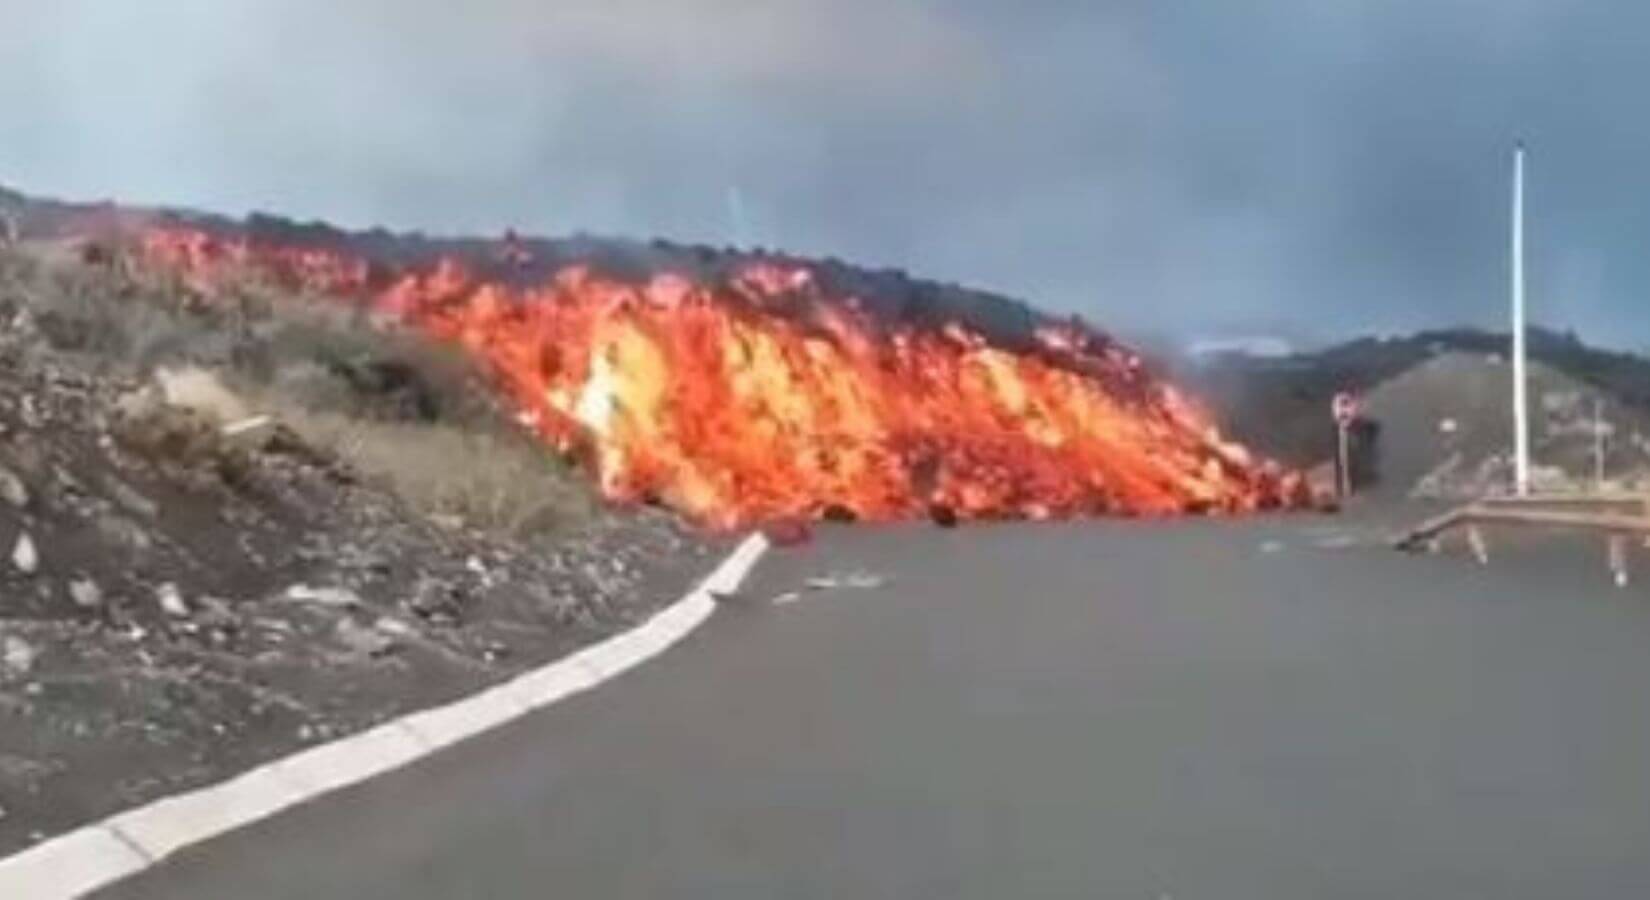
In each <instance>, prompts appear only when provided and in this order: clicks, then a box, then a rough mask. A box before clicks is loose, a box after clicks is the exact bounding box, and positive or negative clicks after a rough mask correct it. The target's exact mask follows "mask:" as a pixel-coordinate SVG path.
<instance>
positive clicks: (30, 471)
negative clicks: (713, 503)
mask: <svg viewBox="0 0 1650 900" xmlns="http://www.w3.org/2000/svg"><path fill="white" fill-rule="evenodd" d="M28 300H29V298H27V297H26V296H21V295H20V293H19V290H18V288H17V286H16V284H15V283H13V282H9V281H8V280H7V272H6V269H5V260H4V259H0V553H3V554H4V556H5V560H4V561H3V562H0V808H3V809H4V810H5V815H4V816H3V817H0V856H4V855H6V854H8V853H10V852H13V851H16V850H19V849H22V848H23V847H25V846H27V845H28V844H30V843H32V842H35V841H38V840H41V839H43V838H44V837H47V836H50V835H52V834H56V833H59V832H62V831H64V830H67V829H69V828H71V827H74V826H77V825H79V824H82V823H84V822H86V821H91V820H93V819H96V818H98V817H100V816H103V815H107V814H110V813H113V812H115V811H118V810H119V809H122V808H126V807H129V806H132V805H135V804H138V803H142V802H145V801H148V800H151V799H154V798H156V797H159V796H163V795H166V794H170V793H174V792H177V791H181V790H186V789H189V788H192V787H196V786H199V785H202V784H205V783H209V782H211V781H215V780H219V779H221V778H223V777H226V776H227V775H230V774H233V773H234V772H237V771H241V770H244V769H247V768H250V767H252V766H254V765H256V764H258V763H260V762H262V761H265V760H267V759H270V758H273V757H275V756H279V755H281V754H283V753H286V752H291V751H292V750H294V749H297V748H298V747H301V746H304V745H306V744H309V743H313V742H315V741H320V740H326V739H329V738H331V737H336V736H339V735H342V734H347V733H350V732H352V731H356V730H360V729H364V728H368V727H371V726H372V725H374V724H376V723H378V722H382V721H384V720H386V719H388V718H391V717H393V716H396V715H399V714H402V713H405V712H409V711H411V710H414V709H418V708H422V707H426V706H431V705H435V704H437V703H441V702H445V701H448V700H451V699H453V698H455V697H457V696H461V695H463V694H466V693H469V692H471V691H474V690H476V689H478V688H480V687H482V686H484V685H486V684H489V683H493V682H496V681H501V680H503V679H506V678H508V677H510V676H512V675H514V674H517V673H519V672H521V671H525V670H526V669H529V668H531V667H534V666H536V665H539V664H542V663H543V662H546V661H548V660H549V659H552V658H555V657H558V656H560V655H563V654H565V653H566V652H568V651H570V650H572V649H574V648H576V647H577V646H579V645H581V644H583V643H586V642H589V641H592V640H595V639H597V638H600V637H602V636H605V635H607V634H610V633H612V632H614V631H616V630H618V629H621V628H624V627H627V626H628V625H630V624H633V623H635V622H638V621H641V620H643V619H645V618H646V617H647V616H648V615H649V614H651V612H652V611H653V610H654V609H655V608H656V606H657V605H658V604H661V603H664V602H669V601H670V600H673V599H674V598H675V597H676V596H677V595H679V594H680V592H681V591H682V590H683V589H685V587H686V586H687V585H688V584H689V583H690V582H691V580H692V579H693V578H695V577H697V576H698V575H701V574H702V570H703V568H704V567H705V566H706V565H707V564H708V562H709V559H710V557H711V555H712V553H713V552H714V551H715V550H717V549H719V548H718V547H717V546H716V545H715V544H714V543H712V542H707V541H705V540H703V539H701V538H699V537H696V536H694V535H692V534H691V533H689V532H687V531H684V530H683V529H682V528H681V527H680V526H679V525H678V524H677V523H676V522H675V521H674V520H673V519H671V518H670V517H668V516H666V515H664V514H662V513H658V512H655V511H651V510H636V511H625V512H611V513H602V514H600V515H595V516H592V517H591V518H590V519H589V520H588V521H584V522H582V523H580V524H578V525H577V527H570V528H568V529H567V530H565V531H562V532H558V533H556V534H554V535H551V536H544V537H537V536H526V537H523V536H514V535H506V534H501V533H498V532H496V531H494V530H489V529H486V528H482V527H479V526H476V525H473V524H471V523H469V522H466V521H465V520H463V519H461V518H452V517H449V518H448V520H446V521H441V522H436V521H432V517H430V516H426V515H423V514H421V513H420V512H418V511H416V510H413V509H411V508H409V507H408V505H407V504H406V502H404V501H403V500H402V499H401V498H399V497H398V496H397V495H395V494H394V493H392V492H390V491H388V490H386V489H384V488H383V487H382V486H380V485H377V484H375V483H374V482H372V480H371V479H368V478H364V477H363V476H362V475H361V473H359V472H357V471H355V470H354V469H352V467H351V466H349V465H348V464H347V463H344V462H343V461H342V460H340V459H339V458H338V457H337V456H336V455H335V454H332V453H329V452H328V451H326V450H325V449H322V448H319V447H316V446H313V445H311V444H310V443H308V442H306V441H305V440H304V439H303V438H302V437H301V436H300V435H299V434H298V433H297V432H296V431H295V430H294V429H291V428H288V427H287V426H286V425H284V424H283V422H282V421H280V420H279V419H278V418H276V417H270V416H265V417H264V418H261V419H260V418H257V417H254V416H243V417H242V418H239V419H236V420H234V421H232V422H228V423H227V425H228V426H229V427H226V424H225V423H221V422H219V421H217V420H216V419H214V418H212V417H210V416H208V415H206V414H203V413H202V412H201V411H200V410H199V409H196V408H192V407H190V406H179V405H175V404H172V403H167V402H166V391H165V390H163V387H165V386H164V385H157V384H156V383H155V382H154V381H153V380H151V379H150V378H149V377H148V376H146V375H144V374H142V373H131V372H125V371H122V370H120V369H118V368H115V367H111V366H109V365H108V364H107V360H104V359H102V358H100V357H99V356H98V355H97V354H95V353H89V352H84V351H83V350H80V349H76V347H78V346H79V345H73V344H64V341H63V334H64V333H66V334H70V335H71V336H75V339H76V340H82V339H85V340H90V339H91V337H87V336H86V335H85V334H83V332H84V331H85V329H83V328H81V327H80V326H74V325H73V323H69V322H67V321H65V320H63V319H62V318H61V317H59V318H57V319H55V320H53V319H51V318H50V317H47V320H48V321H49V322H50V323H51V324H49V325H47V326H45V328H51V329H58V330H59V332H62V333H56V337H55V338H54V337H53V336H51V335H48V334H46V333H45V330H44V329H43V326H42V316H41V315H40V314H39V311H38V310H36V309H34V308H33V307H32V306H31V305H30V303H29V302H28ZM111 302H121V301H120V300H119V299H115V300H113V301H111ZM191 378H193V376H191ZM170 388H171V390H172V391H173V393H174V394H176V393H177V392H178V391H185V392H187V391H189V390H194V391H201V390H209V388H203V386H202V383H201V382H200V381H199V380H198V379H195V380H193V381H191V380H188V379H186V380H185V382H184V383H183V386H181V387H180V385H179V383H177V382H176V381H174V382H173V383H172V384H171V385H170ZM218 399H219V400H222V398H221V397H220V398H218ZM225 412H226V414H227V413H242V412H245V411H244V410H235V409H230V410H226V411H225ZM474 462H475V464H477V465H485V464H486V461H485V460H476V461H474Z"/></svg>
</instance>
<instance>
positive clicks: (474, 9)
mask: <svg viewBox="0 0 1650 900" xmlns="http://www.w3.org/2000/svg"><path fill="white" fill-rule="evenodd" d="M1647 85H1650V4H1646V3H1643V2H1642V0H1640V2H1633V0H1621V2H1613V0H1568V2H1566V0H1415V2H1407V0H1277V2H1265V0H1245V2H1234V0H1198V2H1191V0H1140V2H1115V3H1107V2H1046V3H1038V2H1029V0H1028V2H1009V0H992V2H985V0H562V2H556V0H539V2H534V0H466V2H462V3H460V2H450V0H431V2H425V0H330V2H318V0H53V2H50V3H46V2H41V0H0V183H5V184H11V185H13V186H15V187H19V188H22V189H24V190H27V191H32V192H36V193H49V194H56V195H62V196H68V197H73V198H82V199H88V198H102V197H113V198H118V199H125V200H129V201H134V202H160V203H168V204H174V205H197V206H203V207H209V208H213V209H218V210H221V211H226V212H234V213H239V212H245V211H247V210H250V209H267V210H272V211H277V212H284V213H288V214H292V215H296V216H299V217H303V218H309V217H319V218H327V219H331V220H334V221H337V222H339V223H341V224H346V225H368V224H375V223H383V224H386V225H390V226H394V227H404V228H423V229H427V230H432V231H442V232H453V231H483V232H497V231H500V230H502V229H503V228H504V227H506V226H512V225H513V226H517V227H519V228H523V229H525V230H532V231H540V232H546V233H552V234H555V233H565V232H569V231H574V230H585V231H591V232H597V233H613V234H626V235H634V236H642V237H648V236H654V235H663V236H668V237H672V238H679V239H684V240H690V241H707V242H713V243H722V242H727V241H730V240H733V239H734V238H735V237H736V235H735V230H736V229H735V224H734V221H733V220H734V217H733V216H732V215H731V213H730V206H731V204H730V201H729V198H730V193H731V192H732V191H733V190H735V189H737V191H738V193H739V195H740V197H741V199H742V206H743V208H744V210H745V219H746V221H747V225H746V230H747V232H748V237H749V238H750V239H751V240H753V241H755V242H757V243H761V244H766V245H772V246H780V247H783V248H786V249H791V250H796V251H801V252H808V253H819V254H826V253H829V254H835V255H839V256H842V257H844V258H847V259H851V260H854V261H859V262H864V263H868V264H873V265H892V266H901V267H904V268H907V269H909V270H911V271H912V272H914V273H917V274H922V275H927V276H932V277H936V278H941V279H944V280H957V281H962V282H966V283H970V284H974V285H979V286H984V287H990V288H995V289H1000V290H1003V291H1006V292H1009V293H1013V294H1016V295H1019V296H1023V297H1026V298H1028V299H1031V300H1033V301H1034V302H1036V303H1038V304H1039V305H1042V306H1044V307H1047V308H1050V309H1054V310H1060V311H1067V310H1070V311H1080V312H1082V313H1084V314H1085V315H1087V316H1089V317H1090V318H1091V319H1093V320H1094V321H1096V322H1097V323H1101V324H1106V325H1111V326H1114V327H1119V328H1122V329H1125V330H1165V331H1175V332H1180V333H1201V332H1207V331H1212V330H1230V329H1238V330H1254V331H1280V332H1285V333H1305V334H1313V335H1338V334H1345V333H1348V332H1351V331H1353V330H1357V329H1367V328H1378V329H1388V330H1392V329H1399V328H1409V327H1414V326H1419V325H1434V324H1453V323H1460V322H1481V323H1499V322H1500V317H1501V313H1502V309H1503V304H1504V298H1505V293H1506V278H1507V276H1506V272H1505V266H1506V255H1507V251H1506V216H1507V202H1508V201H1507V197H1506V189H1507V186H1506V179H1507V177H1508V172H1507V166H1508V156H1509V153H1510V147H1511V144H1512V140H1513V138H1514V137H1515V136H1517V135H1523V136H1524V137H1525V138H1526V139H1527V141H1528V142H1529V144H1530V146H1531V153H1532V156H1531V162H1530V166H1531V169H1530V173H1531V179H1532V181H1531V186H1530V202H1531V208H1530V214H1531V217H1532V225H1531V250H1530V252H1531V297H1532V303H1533V304H1534V306H1535V307H1536V310H1537V311H1536V313H1535V315H1536V318H1537V319H1538V320H1540V321H1547V322H1552V323H1556V324H1564V325H1572V326H1574V327H1576V328H1577V329H1578V330H1580V331H1581V332H1582V334H1583V335H1584V336H1587V337H1590V338H1594V339H1600V340H1604V341H1607V342H1610V343H1615V344H1628V345H1635V344H1639V343H1641V342H1650V315H1646V314H1645V313H1642V312H1641V311H1640V310H1641V309H1643V308H1644V303H1643V301H1642V300H1641V294H1642V293H1643V292H1645V290H1646V289H1647V288H1650V254H1646V253H1644V252H1643V251H1642V249H1641V248H1642V247H1643V245H1644V244H1645V242H1646V240H1647V239H1650V165H1647V163H1650V115H1647V114H1646V111H1645V109H1644V106H1645V104H1644V102H1643V95H1644V91H1645V89H1646V86H1647Z"/></svg>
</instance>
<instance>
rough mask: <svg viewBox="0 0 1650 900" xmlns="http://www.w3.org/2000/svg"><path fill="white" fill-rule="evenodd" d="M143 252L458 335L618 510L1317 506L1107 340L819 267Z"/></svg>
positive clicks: (720, 514)
mask: <svg viewBox="0 0 1650 900" xmlns="http://www.w3.org/2000/svg"><path fill="white" fill-rule="evenodd" d="M507 249H508V250H510V251H511V254H512V258H513V254H519V253H522V252H524V251H521V250H520V249H519V248H517V247H516V246H515V245H514V244H513V243H512V244H511V245H510V246H509V247H507ZM145 250H146V255H147V258H148V259H150V260H151V261H153V262H157V263H159V264H162V265H164V266H167V267H170V268H172V269H174V270H179V271H181V272H182V273H183V274H184V276H185V277H186V278H188V279H189V280H190V281H191V282H192V283H194V284H196V285H197V286H202V287H205V286H209V285H210V284H211V282H212V281H213V280H214V279H215V278H217V277H220V276H221V274H222V273H224V272H226V271H228V270H230V269H231V268H238V269H242V270H244V269H246V268H250V269H252V270H254V271H256V272H259V273H261V274H264V275H266V276H272V277H275V278H277V279H280V280H283V281H285V282H291V283H299V284H302V285H303V286H305V287H306V288H309V289H312V290H315V291H318V292H321V293H329V294H334V295H340V296H348V297H353V298H356V299H359V300H365V301H367V302H370V303H372V304H373V305H374V306H375V307H376V308H377V309H379V310H381V311H383V312H386V313H390V314H393V315H395V316H398V317H400V318H401V319H402V320H403V321H404V322H406V323H407V324H408V325H410V326H412V327H414V328H417V329H420V330H422V331H423V332H425V333H427V334H429V335H431V336H433V337H436V338H438V339H441V340H446V341H452V342H456V343H458V344H460V345H462V346H463V347H464V348H466V349H467V350H468V351H469V352H471V353H472V354H474V355H475V356H476V357H478V358H479V359H480V360H481V361H482V362H483V363H484V364H485V366H486V367H487V369H488V370H489V371H490V372H491V374H492V375H493V376H494V377H495V379H496V381H497V383H498V384H499V386H500V388H501V389H502V390H503V391H505V392H506V393H507V394H508V396H509V398H510V400H511V401H512V402H513V403H514V404H515V405H516V407H517V408H518V409H519V411H520V413H521V417H522V420H523V421H524V422H527V423H529V424H530V425H531V426H532V427H533V428H534V429H536V430H537V431H538V432H539V433H540V434H541V435H543V437H544V438H545V439H547V440H548V441H550V442H551V443H552V444H553V445H554V446H556V447H557V448H558V449H560V450H562V451H563V452H566V453H569V454H572V455H574V456H576V457H578V458H580V459H582V460H583V461H585V463H586V464H587V465H588V467H589V468H590V470H591V471H592V472H593V474H594V476H595V478H596V479H597V481H598V483H599V485H600V488H601V491H602V493H603V494H604V495H605V496H607V497H608V498H610V499H612V500H617V501H644V500H645V501H658V502H663V503H665V504H667V505H669V506H671V507H673V508H675V509H677V510H680V511H681V512H682V513H684V514H685V515H687V516H688V517H690V518H692V519H694V520H695V521H697V522H699V523H701V524H703V525H705V526H708V527H712V528H719V529H731V528H736V527H741V526H745V525H749V524H753V523H760V522H765V521H772V520H777V519H785V518H792V517H808V518H819V517H844V518H854V519H862V520H874V521H886V520H898V519H909V518H915V517H919V516H925V515H930V516H935V517H936V518H940V519H942V520H951V519H963V520H970V519H990V518H1023V519H1045V518H1055V517H1071V516H1080V515H1102V514H1112V515H1163V514H1172V513H1181V512H1244V511H1252V510H1256V509H1262V508H1271V507H1277V506H1289V505H1296V504H1299V503H1300V502H1302V501H1303V499H1304V497H1305V486H1304V483H1303V481H1302V479H1301V478H1300V477H1299V476H1298V475H1296V474H1294V473H1285V472H1283V471H1281V470H1280V469H1278V468H1277V467H1276V466H1273V465H1271V464H1269V463H1259V462H1256V461H1254V460H1253V459H1251V457H1250V456H1249V454H1248V453H1247V452H1245V451H1244V450H1243V449H1242V448H1241V447H1238V446H1236V445H1233V444H1229V443H1226V442H1224V441H1223V440H1221V438H1220V436H1219V434H1218V433H1217V432H1216V430H1215V429H1214V428H1213V427H1212V426H1211V425H1210V423H1209V420H1208V418H1207V416H1205V415H1204V414H1203V413H1202V412H1201V411H1200V410H1198V409H1197V408H1196V407H1195V406H1194V405H1193V404H1192V403H1190V402H1189V401H1188V400H1187V399H1186V398H1184V397H1182V396H1181V395H1180V394H1178V393H1177V392H1176V391H1175V390H1174V389H1173V388H1172V387H1169V386H1168V385H1166V384H1164V383H1162V382H1160V381H1158V380H1157V379H1155V378H1154V377H1152V376H1151V375H1150V374H1148V373H1147V372H1146V371H1145V369H1144V367H1143V366H1142V365H1141V364H1140V361H1139V359H1138V358H1137V357H1135V356H1133V354H1131V353H1129V352H1128V351H1127V350H1126V349H1124V348H1122V347H1121V346H1120V345H1118V344H1116V343H1115V342H1113V341H1110V340H1109V339H1107V338H1104V337H1103V336H1099V335H1095V334H1093V333H1091V332H1089V331H1088V330H1087V329H1083V328H1080V327H1075V326H1052V325H1051V326H1046V327H1043V328H1041V329H1039V330H1037V331H1036V333H1035V338H1034V340H1033V341H1032V342H1031V345H1030V346H1027V347H1017V348H1015V349H1012V350H1011V349H1006V348H1005V347H1004V346H1000V345H998V344H994V343H993V342H991V341H990V340H988V339H987V337H986V336H985V335H983V334H981V333H978V332H976V331H972V330H969V329H967V328H965V327H963V326H961V325H958V324H950V325H946V326H943V327H929V326H919V325H915V324H910V323H906V322H901V321H886V320H884V319H882V318H879V317H878V316H876V315H873V314H871V313H869V312H868V311H867V306H866V304H864V303H862V302H860V301H859V300H857V299H856V298H854V297H852V296H836V295H833V294H831V293H830V292H828V291H826V290H825V289H824V288H823V287H822V286H821V285H820V283H819V280H818V278H817V277H816V275H815V273H814V272H813V271H812V270H811V269H809V268H807V267H802V266H793V265H777V264H771V263H763V262H751V263H747V264H745V265H743V266H741V267H738V268H736V269H733V270H731V271H732V274H728V275H723V276H718V277H715V278H707V277H699V278H689V277H687V276H684V275H680V274H673V273H669V272H664V273H658V274H654V275H652V276H648V277H644V278H637V279H621V278H616V277H612V276H608V275H604V274H600V273H598V272H597V271H595V270H594V269H593V268H590V267H587V266H581V265H573V266H567V267H564V268H561V269H559V270H556V271H555V272H554V273H553V274H551V275H549V276H548V277H546V278H544V279H541V280H539V281H538V283H536V285H535V286H527V287H517V286H514V285H513V284H511V283H510V282H509V281H508V280H505V279H498V278H486V277H482V276H480V275H478V274H475V272H474V270H472V269H471V268H469V267H466V266H465V265H464V264H462V263H459V262H457V261H455V260H452V259H446V260H443V261H441V262H439V263H438V264H434V265H430V266H424V267H407V268H402V269H399V270H386V271H383V272H381V273H379V274H378V275H376V276H374V275H369V272H371V271H373V267H370V266H368V265H367V263H366V262H364V261H362V260H360V259H355V258H352V257H350V256H349V255H348V254H346V253H342V252H334V251H331V250H321V249H296V248H290V247H279V246H273V245H263V244H255V243H253V242H251V241H249V240H248V239H246V238H221V237H217V236H214V235H211V234H207V233H205V232H201V231H196V230H190V229H182V228H168V229H157V230H154V231H151V232H150V233H149V235H148V237H147V240H146V241H145Z"/></svg>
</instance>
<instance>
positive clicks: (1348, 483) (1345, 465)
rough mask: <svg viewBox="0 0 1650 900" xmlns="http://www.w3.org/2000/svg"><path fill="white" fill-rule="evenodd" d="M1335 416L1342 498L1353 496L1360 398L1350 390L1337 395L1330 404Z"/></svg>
mask: <svg viewBox="0 0 1650 900" xmlns="http://www.w3.org/2000/svg"><path fill="white" fill-rule="evenodd" d="M1330 414H1331V415H1333V416H1334V417H1335V476H1336V477H1335V491H1336V493H1337V494H1338V495H1339V496H1340V498H1341V499H1342V500H1345V499H1346V498H1348V497H1350V496H1352V440H1351V432H1350V429H1351V428H1352V422H1353V420H1355V419H1357V418H1358V400H1357V398H1356V397H1354V396H1352V394H1351V393H1350V392H1348V391H1341V392H1339V393H1337V394H1336V395H1335V399H1334V401H1333V402H1332V403H1331V404H1330Z"/></svg>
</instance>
